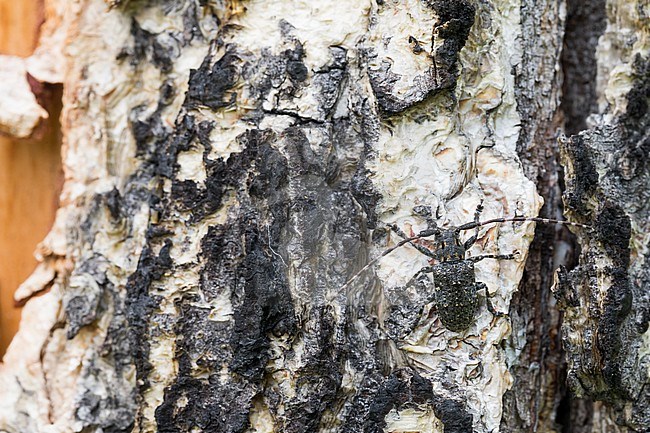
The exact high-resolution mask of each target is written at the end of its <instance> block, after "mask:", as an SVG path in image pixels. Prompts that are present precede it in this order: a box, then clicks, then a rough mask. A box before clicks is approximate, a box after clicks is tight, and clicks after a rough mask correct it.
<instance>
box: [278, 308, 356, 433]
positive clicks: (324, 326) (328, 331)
mask: <svg viewBox="0 0 650 433" xmlns="http://www.w3.org/2000/svg"><path fill="white" fill-rule="evenodd" d="M311 314H312V315H313V321H314V323H316V324H318V330H317V332H316V333H315V335H314V336H313V337H311V339H309V340H308V341H309V342H308V345H309V346H310V348H312V349H313V350H309V353H310V357H309V362H307V363H305V366H304V367H303V368H301V369H300V370H299V371H298V373H297V377H298V378H299V380H298V383H297V387H296V388H297V393H296V394H297V395H296V397H295V398H294V399H293V400H292V401H291V402H290V403H289V404H288V405H287V412H286V420H287V422H286V425H285V426H284V427H283V428H282V431H285V432H287V433H301V432H306V431H317V430H318V427H319V425H321V422H322V418H323V414H324V413H325V411H326V410H327V409H329V408H332V407H333V406H334V405H335V404H336V398H337V396H338V393H339V391H340V388H341V380H342V379H343V371H344V368H345V366H344V363H345V358H344V357H343V356H342V355H343V351H342V350H341V349H342V348H341V347H340V345H339V344H337V341H336V337H337V335H336V334H337V321H336V318H335V313H334V309H333V308H331V307H328V306H325V307H317V308H313V309H312V310H311Z"/></svg>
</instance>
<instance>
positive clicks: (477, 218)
mask: <svg viewBox="0 0 650 433" xmlns="http://www.w3.org/2000/svg"><path fill="white" fill-rule="evenodd" d="M481 212H483V199H481V201H480V202H479V204H478V206H476V211H475V212H474V224H476V228H475V229H474V234H473V235H472V237H471V238H469V239H467V240H466V241H465V243H464V244H463V248H465V250H468V249H470V247H471V246H472V245H474V243H475V242H476V240H477V239H478V229H479V225H478V224H479V222H480V219H481Z"/></svg>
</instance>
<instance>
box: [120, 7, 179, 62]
mask: <svg viewBox="0 0 650 433" xmlns="http://www.w3.org/2000/svg"><path fill="white" fill-rule="evenodd" d="M131 36H132V37H133V45H132V46H130V47H124V48H123V49H122V50H121V51H120V53H119V54H118V55H117V60H118V61H121V60H124V59H127V58H128V59H130V63H131V65H132V66H138V65H139V64H140V63H145V62H151V63H152V64H154V65H155V66H156V67H157V68H158V69H160V71H161V72H163V73H168V72H170V71H171V70H172V68H173V66H174V60H176V59H177V58H178V57H179V55H180V52H181V50H180V48H181V46H182V45H183V44H184V42H183V41H182V40H181V39H179V36H180V35H179V34H177V33H175V32H171V31H166V32H161V33H159V34H154V33H151V32H149V31H147V30H144V29H143V28H142V27H141V26H140V24H139V23H138V21H137V20H136V19H135V18H132V19H131Z"/></svg>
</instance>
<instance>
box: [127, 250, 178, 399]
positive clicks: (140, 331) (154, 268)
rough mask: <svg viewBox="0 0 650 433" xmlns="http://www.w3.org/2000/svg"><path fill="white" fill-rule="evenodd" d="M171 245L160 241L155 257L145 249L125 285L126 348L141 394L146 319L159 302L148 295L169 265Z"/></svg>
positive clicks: (146, 348) (146, 359)
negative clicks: (133, 365) (159, 248)
mask: <svg viewBox="0 0 650 433" xmlns="http://www.w3.org/2000/svg"><path fill="white" fill-rule="evenodd" d="M171 246H172V242H171V240H169V239H165V240H164V244H163V246H162V248H161V250H160V254H159V255H155V253H154V252H153V251H152V250H151V247H150V246H149V245H146V246H145V247H144V249H143V251H142V254H141V255H140V260H139V261H138V267H137V269H136V271H135V272H134V273H133V274H131V276H129V279H128V281H127V283H126V292H127V294H126V305H127V311H126V317H127V320H128V323H129V331H130V336H129V337H130V345H131V351H132V353H133V359H134V360H135V366H136V371H137V377H138V381H139V382H140V386H139V388H140V389H141V391H143V390H145V389H147V388H148V387H149V377H148V376H149V372H150V371H151V364H150V363H149V348H150V343H149V321H148V319H149V317H150V315H151V312H152V311H153V310H154V308H156V307H157V305H158V303H159V302H160V300H159V299H158V297H156V296H154V295H151V294H149V287H150V286H151V283H152V282H153V281H156V280H159V279H160V278H161V277H162V276H163V275H164V274H165V272H167V271H168V270H169V269H170V267H171V264H172V261H171V258H170V257H169V250H170V249H171Z"/></svg>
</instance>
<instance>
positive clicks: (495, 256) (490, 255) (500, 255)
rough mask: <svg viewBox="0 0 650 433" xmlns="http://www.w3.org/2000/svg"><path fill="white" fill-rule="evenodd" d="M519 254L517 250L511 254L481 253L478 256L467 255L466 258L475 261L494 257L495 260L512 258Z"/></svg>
mask: <svg viewBox="0 0 650 433" xmlns="http://www.w3.org/2000/svg"><path fill="white" fill-rule="evenodd" d="M518 255H519V254H518V253H517V252H515V253H512V254H482V255H480V256H473V257H468V258H467V260H469V261H471V262H473V263H476V262H480V261H481V260H483V259H496V260H514V259H515V258H516V257H517V256H518Z"/></svg>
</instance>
